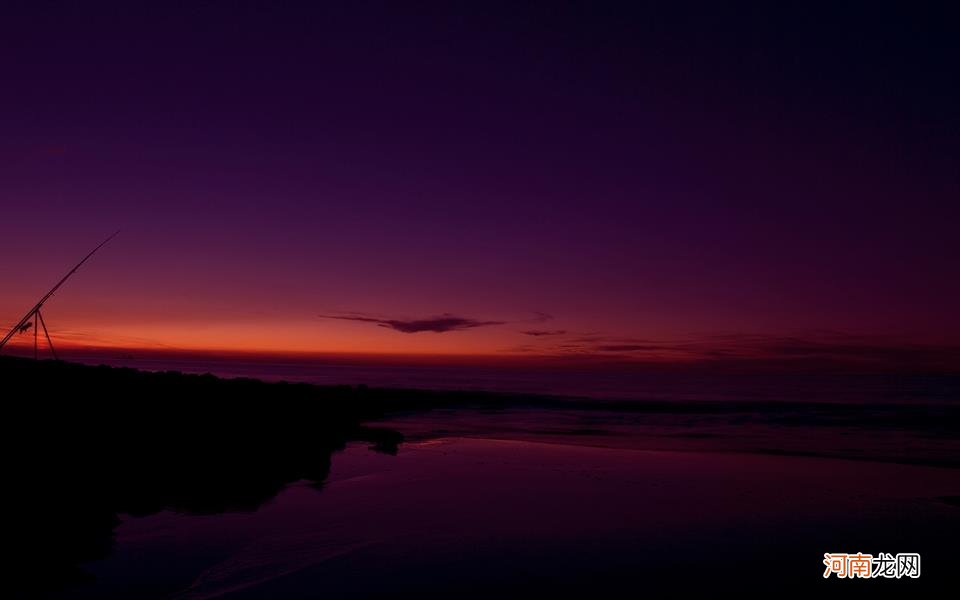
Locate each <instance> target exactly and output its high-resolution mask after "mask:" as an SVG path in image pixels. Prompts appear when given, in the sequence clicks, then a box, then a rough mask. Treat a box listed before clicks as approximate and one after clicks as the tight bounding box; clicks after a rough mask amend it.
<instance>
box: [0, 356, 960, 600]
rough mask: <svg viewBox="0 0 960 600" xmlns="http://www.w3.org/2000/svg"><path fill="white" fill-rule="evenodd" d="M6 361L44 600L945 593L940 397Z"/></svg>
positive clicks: (946, 408) (950, 411)
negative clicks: (871, 564) (631, 396)
mask: <svg viewBox="0 0 960 600" xmlns="http://www.w3.org/2000/svg"><path fill="white" fill-rule="evenodd" d="M0 366H2V367H3V372H4V376H5V377H7V378H8V379H12V380H43V381H46V382H47V383H46V386H47V388H46V390H45V393H44V394H43V395H42V396H40V397H38V398H34V399H33V401H30V402H28V401H26V397H21V398H20V400H19V401H18V402H17V403H15V404H13V405H12V406H11V408H10V410H9V411H8V412H9V414H10V416H11V417H12V421H11V422H16V423H17V425H18V428H17V429H16V430H15V431H13V432H12V434H11V435H10V436H8V438H7V440H6V441H7V443H8V453H10V452H14V451H16V452H17V453H18V454H16V455H14V454H10V455H11V456H16V457H17V459H16V460H15V461H14V462H13V463H12V466H13V467H14V468H13V469H11V470H10V471H9V472H8V479H9V480H10V483H11V484H12V488H13V489H15V490H16V496H15V504H16V507H17V508H16V512H15V514H17V515H18V519H17V521H16V524H15V527H13V529H12V534H13V539H14V542H15V544H16V545H17V546H18V547H20V548H21V552H20V554H19V556H20V558H19V561H20V562H19V563H18V564H19V565H20V568H19V571H18V579H16V580H14V584H15V585H18V586H21V587H20V588H19V589H23V590H33V592H37V591H42V592H43V593H44V594H46V595H53V596H55V597H64V598H104V597H106V598H110V597H114V598H126V597H157V598H161V597H184V598H214V597H221V596H223V595H225V594H228V595H229V596H230V597H238V598H275V597H287V596H301V595H304V594H307V595H315V594H317V593H319V591H322V592H323V593H324V594H327V593H329V594H330V595H331V596H334V597H374V596H380V595H383V594H391V595H398V596H402V597H403V596H417V597H449V596H451V595H457V596H461V597H489V596H490V595H497V594H500V595H508V596H517V595H534V594H536V595H548V596H553V597H582V596H584V595H588V594H599V595H601V596H603V595H613V594H614V592H615V591H616V590H623V589H629V587H630V586H640V587H642V588H643V589H644V590H647V591H650V592H652V593H654V594H657V593H667V592H671V591H672V592H678V591H685V592H689V593H696V594H701V593H706V592H709V591H710V590H711V589H712V586H714V585H723V586H725V587H738V588H739V589H742V590H744V591H745V592H751V593H757V594H760V593H777V594H780V595H785V594H786V595H789V594H791V593H794V592H797V593H800V592H802V593H816V594H818V595H834V594H841V593H849V590H850V589H851V588H850V586H851V585H857V586H863V590H865V591H869V590H872V589H875V586H877V585H879V584H880V583H879V582H878V581H868V580H863V581H856V582H850V581H838V580H837V578H835V577H834V578H824V577H823V570H824V566H823V563H822V561H823V555H824V553H837V552H850V553H856V552H861V553H872V554H876V555H878V556H879V553H883V552H889V553H894V554H896V553H919V554H920V555H921V557H922V561H923V562H922V564H923V576H922V578H920V579H909V578H905V579H903V580H898V581H894V582H892V584H893V585H896V586H898V589H901V587H899V586H902V589H904V590H907V589H909V590H910V592H911V593H913V592H916V591H923V590H932V589H937V586H941V585H944V584H946V583H948V582H949V579H950V564H951V562H952V559H953V558H954V557H955V556H956V551H955V548H954V546H953V543H954V540H955V538H956V537H957V535H958V534H960V506H958V499H960V483H958V482H960V478H958V477H957V473H958V470H957V458H958V456H960V436H958V435H957V431H958V427H957V421H958V418H960V407H958V406H957V405H956V404H955V403H953V402H951V401H950V395H949V390H948V389H947V388H946V387H944V386H945V384H944V382H943V381H940V387H939V388H937V390H938V391H937V393H936V394H931V393H927V394H925V395H923V396H916V395H914V396H909V397H908V396H906V395H905V394H904V389H905V388H904V386H902V385H901V386H899V387H896V388H891V389H886V391H885V392H884V393H883V394H881V396H879V397H877V398H876V399H875V401H874V402H868V401H867V402H865V401H864V400H863V398H860V399H859V400H858V401H855V402H854V401H850V400H849V399H847V401H842V400H843V399H842V398H841V399H837V398H835V400H834V401H833V402H825V401H823V398H822V397H821V398H820V399H819V401H811V402H801V401H799V400H797V399H796V398H795V397H793V398H789V399H781V400H779V401H774V400H773V399H771V398H769V397H766V399H763V398H761V397H762V396H763V393H762V392H763V390H768V389H769V388H770V383H771V381H770V379H769V378H761V379H759V380H758V386H757V387H756V389H754V392H753V394H752V395H750V394H747V393H746V391H744V394H745V397H748V398H749V399H748V400H743V401H739V402H738V401H734V400H732V399H730V398H728V399H725V400H723V399H720V400H718V399H717V398H716V395H715V392H716V390H714V395H713V396H710V395H707V396H706V397H707V398H708V399H706V400H696V399H691V398H689V397H686V396H685V397H682V398H681V397H676V396H674V397H673V399H668V398H667V396H669V394H668V391H669V388H667V387H664V388H663V390H662V393H661V394H660V395H659V396H658V397H656V398H647V399H635V400H626V399H623V398H593V399H591V398H584V397H567V396H544V395H536V394H507V393H503V392H499V393H486V392H478V391H463V392H456V391H450V390H433V391H431V390H401V389H391V388H370V387H365V386H334V387H321V386H314V385H309V384H303V383H265V382H260V381H257V380H253V379H222V378H218V377H215V376H213V375H209V374H207V375H183V374H180V373H175V372H169V371H167V372H153V373H151V372H142V371H134V370H131V369H116V368H109V367H103V366H100V367H93V366H84V365H77V364H69V363H57V362H52V361H40V362H35V361H29V360H24V359H13V358H5V359H3V360H2V361H0ZM739 381H740V383H739V384H738V385H741V386H742V385H743V380H739ZM791 381H793V382H795V381H796V378H792V379H785V380H784V382H786V383H788V382H791ZM688 388H689V386H688ZM911 389H913V388H911ZM821 391H823V392H824V393H826V392H825V391H824V390H821ZM728 392H729V390H728ZM672 393H674V394H675V393H676V392H675V391H674V392H672ZM881 399H882V400H885V401H880V400H881ZM692 572H693V573H695V574H696V576H694V575H692V574H691V573H692ZM15 589H17V588H15Z"/></svg>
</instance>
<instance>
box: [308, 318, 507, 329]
mask: <svg viewBox="0 0 960 600" xmlns="http://www.w3.org/2000/svg"><path fill="white" fill-rule="evenodd" d="M320 317H322V318H324V319H338V320H341V321H360V322H362V323H374V324H376V325H379V326H380V327H386V328H388V329H393V330H395V331H399V332H401V333H420V332H422V331H432V332H434V333H446V332H448V331H463V330H465V329H475V328H477V327H489V326H492V325H504V324H505V323H506V322H505V321H481V320H478V319H470V318H467V317H458V316H456V315H451V314H449V313H444V314H442V315H440V316H437V317H429V318H424V319H389V318H384V317H375V316H371V315H363V314H346V315H320Z"/></svg>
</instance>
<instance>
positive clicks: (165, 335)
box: [0, 1, 960, 367]
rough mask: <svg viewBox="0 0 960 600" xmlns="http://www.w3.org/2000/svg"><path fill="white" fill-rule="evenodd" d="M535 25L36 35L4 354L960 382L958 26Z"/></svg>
mask: <svg viewBox="0 0 960 600" xmlns="http://www.w3.org/2000/svg"><path fill="white" fill-rule="evenodd" d="M517 4H518V3H496V2H483V3H457V2H444V3H436V4H430V3H397V2H383V3H380V2H363V1H360V2H350V3H316V2H310V3H297V2H289V3H287V2H284V3H276V2H202V3H201V2H193V3H154V4H153V5H152V6H143V5H142V4H141V3H129V2H125V3H116V4H107V3H97V2H83V3H79V2H42V1H39V2H12V3H10V4H9V5H8V4H5V5H4V15H3V18H2V19H0V50H2V52H0V86H2V90H3V93H2V94H0V105H2V110H0V132H2V134H0V209H2V220H3V223H4V225H5V226H4V233H3V237H2V242H0V325H3V326H4V327H5V328H6V327H9V326H10V325H12V324H13V323H15V322H16V321H17V320H18V319H19V318H20V317H21V316H22V313H24V312H25V311H26V310H28V309H29V307H30V306H31V305H32V304H33V303H34V302H35V301H36V299H37V298H38V297H39V296H41V295H42V294H43V293H44V292H46V290H47V289H48V288H49V287H50V286H51V285H52V284H53V283H54V282H55V281H56V280H57V279H58V278H59V277H60V276H61V275H62V274H63V273H65V272H66V271H67V270H68V269H69V268H70V267H71V266H72V263H74V262H76V261H77V260H79V259H80V258H81V257H82V256H83V255H84V254H85V253H86V252H87V251H89V249H90V248H92V247H93V246H95V245H96V244H97V243H99V242H100V241H101V240H102V239H103V238H105V237H106V236H107V235H109V234H110V233H111V232H113V231H115V230H118V229H119V230H120V234H119V235H118V236H117V237H116V238H115V239H114V240H113V241H111V242H110V243H109V244H108V245H107V246H106V247H104V249H103V250H102V251H101V252H100V253H99V254H97V255H96V256H95V257H94V258H93V259H91V261H90V262H89V263H88V264H87V265H85V266H84V267H83V268H82V269H81V270H80V271H79V272H78V273H77V275H76V277H75V278H73V279H72V280H71V281H69V282H68V283H67V284H66V285H65V286H64V288H63V289H62V290H61V291H60V292H59V293H58V294H57V295H56V296H55V297H54V298H53V299H52V300H50V302H49V303H48V304H47V306H46V309H45V311H44V316H45V318H46V321H47V324H48V326H49V328H50V331H51V335H53V336H54V339H55V340H56V343H58V345H61V346H64V347H70V346H75V347H111V348H129V349H166V350H171V351H174V350H215V351H238V352H252V353H257V352H261V353H270V352H296V353H325V354H337V353H340V354H360V355H367V354H368V355H436V356H498V357H515V358H518V359H519V358H523V357H527V358H529V357H553V356H563V357H576V358H580V359H584V360H601V361H602V360H609V361H655V362H657V361H660V362H664V361H665V362H671V361H677V360H680V361H684V360H726V359H739V358H750V359H756V358H771V359H776V360H781V359H783V360H791V359H794V358H798V357H800V358H805V359H812V358H822V357H824V356H829V357H843V358H845V359H846V358H850V359H853V360H866V361H876V362H878V363H886V364H896V363H903V364H911V365H912V364H914V363H918V362H919V363H924V364H935V365H940V366H944V365H948V366H949V365H952V366H954V367H956V366H960V359H958V357H960V350H958V348H960V318H957V316H956V310H957V309H956V307H957V306H960V277H957V261H958V258H960V236H958V235H957V223H958V217H960V202H958V199H960V111H958V110H957V108H956V107H957V106H960V69H957V68H956V65H957V64H958V59H960V43H958V42H957V40H958V39H960V31H958V29H960V25H958V23H960V19H958V18H957V17H958V16H960V15H958V14H957V11H956V9H955V8H949V7H947V8H942V7H935V6H933V5H931V6H924V7H918V6H913V5H912V4H913V3H902V5H901V6H899V7H894V8H889V7H885V6H882V5H880V4H881V3H856V4H854V3H850V4H848V3H836V2H832V3H824V4H822V5H818V4H817V3H796V4H793V3H758V6H759V8H758V6H750V5H747V4H740V3H710V4H706V5H697V4H684V3H642V2H638V3H630V4H624V5H619V4H613V3H609V4H607V3H603V4H599V3H595V2H584V3H576V2H544V3H538V2H533V3H523V6H522V7H521V6H517ZM720 4H722V6H721V5H720ZM27 337H29V336H19V337H18V338H16V340H15V343H16V344H19V345H21V346H22V345H24V344H28V343H30V342H32V340H29V339H26V338H27Z"/></svg>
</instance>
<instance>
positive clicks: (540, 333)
mask: <svg viewBox="0 0 960 600" xmlns="http://www.w3.org/2000/svg"><path fill="white" fill-rule="evenodd" d="M520 333H522V334H523V335H529V336H533V337H548V336H556V335H566V334H567V330H566V329H530V330H528V331H521V332H520Z"/></svg>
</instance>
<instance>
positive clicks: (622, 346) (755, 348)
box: [511, 331, 960, 370]
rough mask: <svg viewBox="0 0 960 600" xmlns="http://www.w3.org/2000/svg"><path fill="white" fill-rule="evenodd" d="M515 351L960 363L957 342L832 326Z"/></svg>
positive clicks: (718, 361) (725, 360) (753, 362)
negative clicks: (838, 329) (852, 331)
mask: <svg viewBox="0 0 960 600" xmlns="http://www.w3.org/2000/svg"><path fill="white" fill-rule="evenodd" d="M535 337H536V336H535ZM511 351H513V352H520V353H523V354H528V355H531V354H539V355H541V356H547V357H550V356H553V357H558V358H562V357H570V358H573V357H576V358H577V359H578V360H599V361H605V360H609V361H614V362H622V361H628V362H635V363H647V362H652V363H660V364H662V363H677V364H691V365H692V364H695V365H703V366H717V367H732V368H736V367H751V366H752V367H764V368H765V367H771V368H780V367H782V368H801V369H802V368H808V367H809V368H814V369H821V368H856V369H920V370H922V369H934V370H943V369H946V370H956V369H960V346H957V345H949V344H927V343H921V342H917V341H915V340H913V341H912V340H909V339H900V338H896V337H889V336H887V337H885V336H865V335H853V334H847V333H842V332H831V331H814V332H805V333H799V334H794V335H757V334H721V335H705V336H700V337H696V338H688V339H685V340H650V339H642V338H629V337H614V336H603V335H590V336H580V337H575V338H572V339H568V338H561V339H551V338H549V337H546V338H543V340H542V343H539V344H528V345H524V346H521V347H518V348H514V349H512V350H511Z"/></svg>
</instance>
